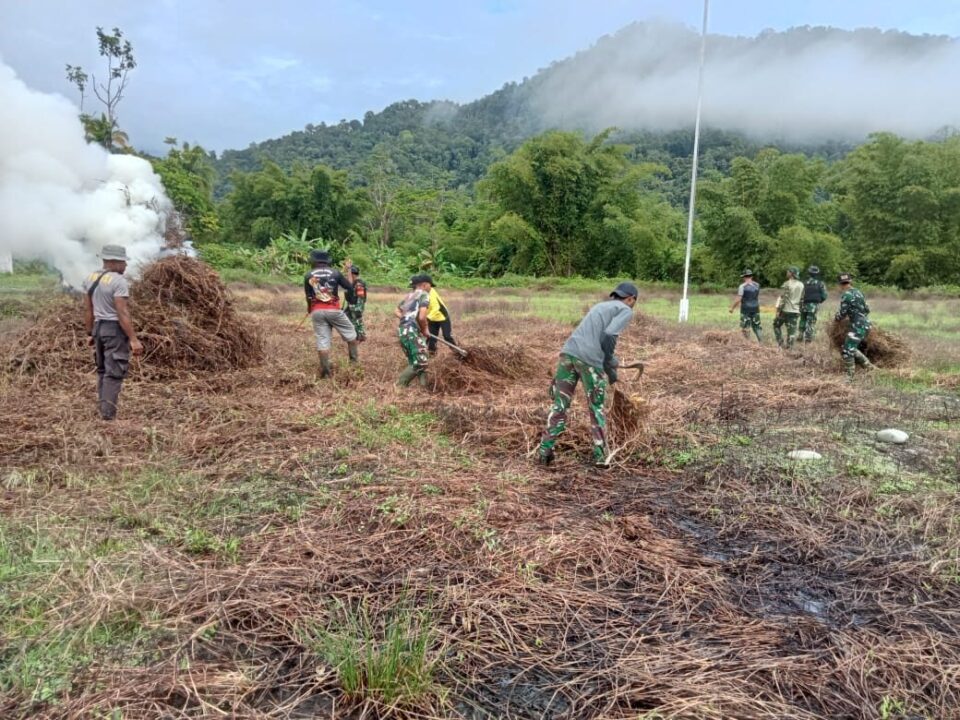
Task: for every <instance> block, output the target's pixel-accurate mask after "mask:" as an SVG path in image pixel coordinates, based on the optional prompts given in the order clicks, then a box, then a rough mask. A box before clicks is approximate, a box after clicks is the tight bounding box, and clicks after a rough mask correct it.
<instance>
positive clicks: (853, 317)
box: [835, 288, 870, 327]
mask: <svg viewBox="0 0 960 720" xmlns="http://www.w3.org/2000/svg"><path fill="white" fill-rule="evenodd" d="M843 318H850V324H851V325H852V326H854V327H856V326H864V325H865V326H867V327H869V326H870V307H869V306H868V305H867V299H866V298H865V297H863V293H862V292H860V291H859V290H857V289H856V288H850V289H849V290H847V291H846V292H845V293H844V294H843V296H842V297H841V298H840V309H839V310H837V314H836V316H835V319H836V320H842V319H843Z"/></svg>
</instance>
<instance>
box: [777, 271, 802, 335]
mask: <svg viewBox="0 0 960 720" xmlns="http://www.w3.org/2000/svg"><path fill="white" fill-rule="evenodd" d="M798 275H800V270H799V269H798V268H796V267H792V266H791V267H789V268H787V281H786V282H785V283H783V285H781V286H780V287H781V288H782V289H783V292H782V293H781V294H780V297H779V298H778V299H777V317H776V318H775V319H774V321H773V335H774V337H776V338H777V345H779V346H780V347H781V348H783V347H786V348H788V349H789V348H792V347H793V340H794V338H795V337H796V335H797V320H798V319H799V318H800V305H801V302H802V300H803V283H802V282H800V281H799V280H797V276H798ZM784 325H786V326H787V340H786V342H784V340H783V333H782V331H781V330H780V328H782V327H783V326H784Z"/></svg>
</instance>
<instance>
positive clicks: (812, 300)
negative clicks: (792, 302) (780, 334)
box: [798, 265, 827, 343]
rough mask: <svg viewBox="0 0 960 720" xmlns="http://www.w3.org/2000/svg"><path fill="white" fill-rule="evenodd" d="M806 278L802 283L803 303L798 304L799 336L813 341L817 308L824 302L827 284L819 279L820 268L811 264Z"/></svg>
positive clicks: (806, 341) (804, 339)
mask: <svg viewBox="0 0 960 720" xmlns="http://www.w3.org/2000/svg"><path fill="white" fill-rule="evenodd" d="M807 276H808V277H807V280H806V282H805V283H803V304H802V305H801V306H800V329H799V331H798V332H799V333H800V337H801V338H802V339H803V342H805V343H808V342H812V341H813V335H814V333H815V332H816V328H817V310H819V309H820V305H822V304H823V303H824V302H826V299H827V286H826V285H824V284H823V280H821V279H820V268H818V267H817V266H816V265H811V266H810V267H808V268H807Z"/></svg>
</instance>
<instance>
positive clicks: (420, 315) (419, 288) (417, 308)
mask: <svg viewBox="0 0 960 720" xmlns="http://www.w3.org/2000/svg"><path fill="white" fill-rule="evenodd" d="M430 285H431V281H430V276H429V275H414V276H413V277H412V278H410V292H409V293H407V296H406V297H405V298H404V299H403V300H401V301H400V303H399V304H398V305H397V307H396V310H394V314H395V315H396V316H397V319H398V320H399V321H400V322H399V324H398V326H397V337H398V338H399V339H400V347H401V348H403V354H404V355H405V356H406V358H407V367H406V368H405V369H404V371H403V372H402V373H400V377H399V379H398V380H397V385H400V386H401V387H406V386H407V385H409V384H410V382H411V381H412V380H413V379H414V378H417V379H418V380H419V382H420V385H421V387H426V386H427V375H426V372H427V363H428V354H427V332H428V330H429V326H428V324H427V322H428V321H427V309H428V307H429V306H430Z"/></svg>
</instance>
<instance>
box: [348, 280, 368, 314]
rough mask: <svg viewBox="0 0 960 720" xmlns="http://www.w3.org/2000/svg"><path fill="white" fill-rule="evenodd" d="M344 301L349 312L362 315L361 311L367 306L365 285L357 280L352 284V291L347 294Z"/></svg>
mask: <svg viewBox="0 0 960 720" xmlns="http://www.w3.org/2000/svg"><path fill="white" fill-rule="evenodd" d="M345 300H346V302H347V307H348V308H349V310H350V311H351V312H354V313H356V314H358V315H362V314H363V309H364V308H365V307H366V305H367V284H366V283H365V282H364V281H363V280H361V279H360V278H357V281H356V282H355V283H353V290H352V291H350V292H348V293H347V296H346V298H345Z"/></svg>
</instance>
